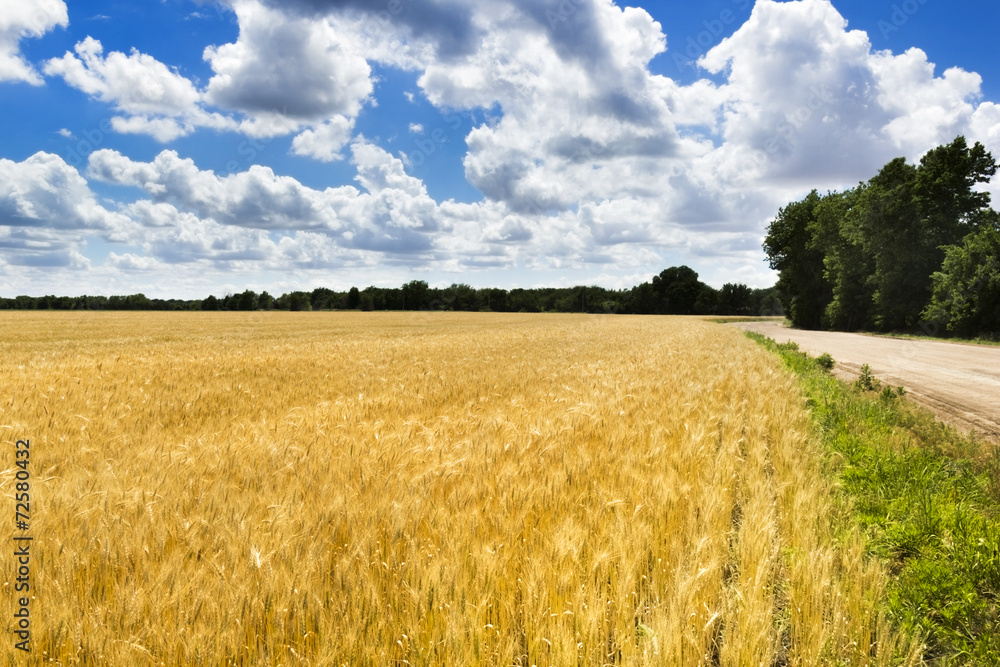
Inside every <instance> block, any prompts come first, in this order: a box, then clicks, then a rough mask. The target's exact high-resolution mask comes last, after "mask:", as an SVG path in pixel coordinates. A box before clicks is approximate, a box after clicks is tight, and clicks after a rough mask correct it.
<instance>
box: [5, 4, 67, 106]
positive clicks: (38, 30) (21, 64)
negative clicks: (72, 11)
mask: <svg viewBox="0 0 1000 667" xmlns="http://www.w3.org/2000/svg"><path fill="white" fill-rule="evenodd" d="M68 25H69V15H68V14H67V11H66V3H65V2H63V0H19V1H18V2H5V3H3V4H2V5H0V83H2V82H4V81H23V82H25V83H30V84H31V85H33V86H40V85H42V78H41V77H40V76H39V75H38V72H37V71H35V68H34V67H33V66H32V65H31V63H29V62H28V61H27V60H25V58H24V56H23V55H21V48H20V43H21V40H22V39H24V38H25V37H41V36H42V35H44V34H45V33H47V32H48V31H49V30H52V29H53V28H55V27H57V26H59V27H63V28H65V27H66V26H68Z"/></svg>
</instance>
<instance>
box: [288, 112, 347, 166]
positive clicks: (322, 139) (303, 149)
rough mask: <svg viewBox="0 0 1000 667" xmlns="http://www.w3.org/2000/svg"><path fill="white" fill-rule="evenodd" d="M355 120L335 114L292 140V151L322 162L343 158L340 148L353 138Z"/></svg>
mask: <svg viewBox="0 0 1000 667" xmlns="http://www.w3.org/2000/svg"><path fill="white" fill-rule="evenodd" d="M353 131H354V120H353V119H350V118H345V117H343V116H334V117H333V118H331V119H330V120H328V121H325V122H324V123H322V124H320V125H318V126H317V127H315V128H314V129H310V130H306V131H304V132H302V133H301V134H299V135H298V136H297V137H295V138H294V139H293V140H292V152H293V153H295V154H296V155H305V156H307V157H312V158H315V159H317V160H319V161H321V162H333V161H334V160H340V159H342V158H343V155H342V154H341V152H340V150H341V149H342V148H343V147H344V146H345V145H347V143H348V142H349V141H350V140H351V133H352V132H353Z"/></svg>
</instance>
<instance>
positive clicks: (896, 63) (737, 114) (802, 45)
mask: <svg viewBox="0 0 1000 667" xmlns="http://www.w3.org/2000/svg"><path fill="white" fill-rule="evenodd" d="M699 64H700V65H701V66H702V67H704V68H706V69H707V70H708V71H710V72H712V73H715V74H725V76H726V83H725V84H724V85H723V86H722V87H721V92H722V93H723V94H724V96H725V102H724V104H723V106H722V107H721V109H722V120H721V127H722V138H723V145H722V146H721V153H720V156H719V157H720V158H721V157H724V161H725V162H728V163H730V164H733V163H738V164H741V165H742V167H743V168H742V171H743V172H744V175H747V174H749V175H752V176H756V177H759V178H766V179H768V180H769V181H770V182H772V183H774V182H776V181H779V182H785V183H789V184H793V183H797V184H799V186H800V187H801V186H802V185H804V184H806V183H811V184H813V185H814V186H816V187H822V186H825V185H833V184H838V183H839V184H841V185H843V184H849V183H850V181H851V180H857V179H859V178H862V177H866V175H870V174H872V173H874V171H875V170H877V169H878V168H879V167H881V166H882V165H883V164H884V163H885V162H887V161H888V160H889V159H891V158H892V157H895V156H897V155H900V154H903V155H905V156H907V157H909V158H911V159H915V158H917V157H919V156H920V154H922V153H923V152H924V151H926V150H928V149H930V148H932V147H933V146H935V145H938V144H940V143H943V142H946V141H950V140H951V139H953V138H954V137H955V135H956V134H959V133H962V132H968V131H969V130H970V120H971V118H972V116H973V113H974V111H975V104H974V102H975V100H976V98H977V97H978V96H979V86H980V79H979V77H978V75H975V74H971V73H968V72H963V71H962V70H959V69H949V70H947V71H946V72H945V73H944V75H943V76H941V77H937V76H935V74H934V65H933V64H931V63H928V62H927V57H926V54H924V52H923V51H921V50H919V49H910V50H908V51H906V52H905V53H902V54H898V55H897V54H892V53H890V52H887V51H873V50H872V47H871V43H870V41H869V39H868V35H867V34H866V33H864V32H862V31H859V30H849V29H848V28H847V22H846V21H845V20H844V18H843V17H842V16H841V15H840V14H839V13H838V12H837V10H836V9H835V8H834V7H833V5H832V4H831V3H830V2H829V0H802V1H800V2H775V1H774V0H758V1H757V3H756V5H755V7H754V10H753V13H752V15H751V17H750V20H749V21H747V23H745V24H744V25H743V26H742V27H740V28H739V29H738V30H737V31H736V33H735V34H733V35H732V36H731V37H729V38H727V39H725V40H723V41H722V42H721V43H720V44H719V45H718V46H716V47H715V48H713V49H712V50H710V51H709V52H708V53H707V54H706V55H705V56H704V57H703V58H702V59H701V60H700V61H699Z"/></svg>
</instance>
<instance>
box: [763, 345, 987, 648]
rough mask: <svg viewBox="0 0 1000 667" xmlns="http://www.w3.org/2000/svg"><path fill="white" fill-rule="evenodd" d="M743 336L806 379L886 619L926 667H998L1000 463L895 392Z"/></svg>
mask: <svg viewBox="0 0 1000 667" xmlns="http://www.w3.org/2000/svg"><path fill="white" fill-rule="evenodd" d="M746 335H747V336H748V337H749V338H751V339H753V340H755V341H756V342H758V343H759V344H761V345H763V346H765V347H766V348H768V349H770V350H772V351H773V352H775V353H777V354H778V355H780V357H781V359H782V360H783V361H784V363H785V365H786V366H787V367H788V368H789V369H790V370H792V371H793V372H794V373H795V374H796V375H797V376H798V378H799V381H800V384H801V386H802V389H803V392H804V394H805V396H806V400H807V401H808V404H809V408H810V412H811V413H812V416H813V420H814V423H815V426H816V430H817V433H818V435H819V438H820V439H821V441H822V443H823V446H824V450H825V451H826V452H827V453H828V470H829V473H830V474H831V475H833V476H834V477H835V478H837V479H838V482H839V483H838V488H839V489H840V493H841V495H842V499H843V500H844V501H845V502H846V503H848V505H849V507H850V511H849V512H848V513H847V515H848V516H849V517H851V521H853V522H854V523H855V525H858V526H860V527H861V528H862V529H863V531H864V532H865V534H866V536H867V541H868V545H869V552H870V554H872V555H873V556H875V557H877V558H879V559H881V560H882V561H883V562H884V563H885V564H886V566H887V568H888V569H889V571H890V573H891V574H892V575H893V576H892V579H891V583H890V585H889V587H888V589H887V591H886V594H885V600H884V604H885V605H886V607H887V611H888V615H889V617H890V618H891V619H892V620H893V621H894V622H896V623H898V624H899V625H900V626H901V627H902V628H904V629H905V630H906V631H908V632H912V633H915V634H916V635H918V636H922V637H923V638H924V641H925V644H926V651H925V660H926V662H927V664H930V665H949V666H950V665H998V664H1000V457H998V456H997V453H996V448H995V447H993V446H992V445H989V444H987V443H983V442H980V441H977V440H976V439H974V438H970V437H967V436H963V435H962V434H960V433H958V432H957V431H956V430H954V429H952V428H951V427H949V426H946V425H944V424H942V423H940V422H938V421H937V420H936V419H934V417H933V415H931V414H930V413H929V412H927V411H925V410H923V409H921V408H918V407H917V406H915V405H913V404H911V403H910V402H908V401H905V400H901V398H900V396H899V394H898V393H896V392H891V391H888V392H881V393H880V392H872V391H865V390H864V389H863V388H862V387H860V386H851V385H848V384H845V383H843V382H841V381H839V380H837V379H836V378H834V377H832V376H831V375H830V374H829V373H828V371H827V370H825V369H824V368H823V364H822V362H820V361H818V360H817V359H813V358H810V357H809V356H808V355H807V354H805V353H803V352H800V351H799V350H798V346H797V345H796V344H794V343H786V344H778V343H776V342H775V341H774V340H772V339H770V338H765V337H764V336H761V335H760V334H756V333H753V332H746Z"/></svg>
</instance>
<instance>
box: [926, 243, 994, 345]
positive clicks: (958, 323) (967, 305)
mask: <svg viewBox="0 0 1000 667" xmlns="http://www.w3.org/2000/svg"><path fill="white" fill-rule="evenodd" d="M933 284H934V291H933V298H932V299H931V303H930V305H928V306H927V308H926V310H925V311H924V313H923V314H924V317H926V318H927V319H928V320H930V321H931V322H934V323H935V324H937V325H939V326H945V327H946V328H947V330H948V331H949V332H951V333H953V334H955V335H958V336H965V337H970V338H971V337H974V336H984V335H985V336H989V337H992V338H996V337H998V336H1000V230H998V229H997V228H995V227H992V228H991V227H984V228H982V229H980V230H979V231H977V232H974V233H972V234H969V235H968V236H966V237H965V239H964V241H963V242H962V244H961V245H957V246H946V247H945V257H944V262H943V265H942V267H941V270H940V271H937V272H935V273H934V276H933Z"/></svg>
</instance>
